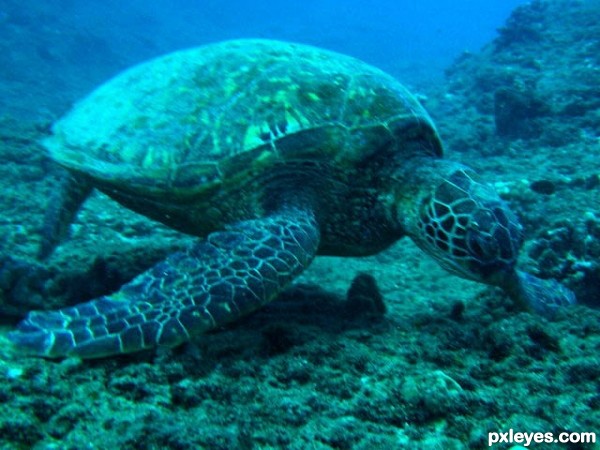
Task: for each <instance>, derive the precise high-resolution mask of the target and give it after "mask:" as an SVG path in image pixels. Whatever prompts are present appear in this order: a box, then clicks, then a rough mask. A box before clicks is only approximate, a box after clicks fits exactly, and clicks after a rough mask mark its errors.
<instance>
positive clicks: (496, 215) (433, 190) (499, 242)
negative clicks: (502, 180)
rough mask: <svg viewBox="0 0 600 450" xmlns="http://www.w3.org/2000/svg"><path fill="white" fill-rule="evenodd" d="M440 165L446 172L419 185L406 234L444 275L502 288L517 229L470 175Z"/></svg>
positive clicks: (491, 192) (489, 190)
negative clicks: (418, 193) (433, 261)
mask: <svg viewBox="0 0 600 450" xmlns="http://www.w3.org/2000/svg"><path fill="white" fill-rule="evenodd" d="M440 166H441V167H442V168H444V169H447V170H442V171H441V172H440V171H438V174H439V176H434V177H433V180H431V179H430V180H429V181H430V182H429V183H422V184H421V185H422V186H424V189H423V190H422V191H421V192H420V195H418V196H417V198H418V199H419V200H418V202H417V204H416V205H415V208H416V209H413V211H414V214H413V215H412V220H411V222H412V223H411V226H410V234H411V235H412V237H413V239H414V240H415V241H416V242H417V244H418V245H419V246H420V247H421V248H422V249H423V250H425V251H426V252H427V253H429V254H431V255H432V256H434V257H435V258H436V259H437V260H438V262H439V263H440V264H441V265H442V266H443V267H444V268H445V269H447V270H449V271H450V272H453V273H455V274H457V275H459V276H461V277H463V278H468V279H471V280H475V281H479V282H483V283H486V284H491V285H497V286H504V285H505V284H506V280H507V279H509V278H511V277H512V276H513V274H514V272H515V266H516V262H517V257H518V253H519V250H520V247H521V244H522V242H523V237H522V226H521V224H520V223H519V221H518V219H517V217H516V215H515V214H514V213H513V212H512V211H511V210H510V209H509V208H508V206H507V205H506V203H505V202H504V201H502V199H501V198H500V197H499V196H498V194H497V193H496V191H495V189H494V188H493V187H492V186H490V185H488V184H485V183H483V182H482V181H480V180H479V177H478V176H477V175H476V174H475V173H474V172H473V171H472V170H470V169H468V168H466V167H464V166H460V165H458V164H452V163H448V164H447V165H445V164H443V163H441V164H440V165H439V166H438V168H440ZM431 181H433V183H431Z"/></svg>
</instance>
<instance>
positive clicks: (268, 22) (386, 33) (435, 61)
mask: <svg viewBox="0 0 600 450" xmlns="http://www.w3.org/2000/svg"><path fill="white" fill-rule="evenodd" d="M68 3H70V5H71V6H70V7H69V8H68V9H67V14H72V15H74V16H75V17H76V18H77V19H76V20H77V21H78V22H79V24H80V25H82V24H86V23H87V24H89V26H90V27H92V28H93V27H97V28H99V29H100V30H104V32H105V33H106V35H107V38H108V39H112V40H114V41H115V42H117V43H118V42H119V41H120V40H123V39H124V36H123V34H125V35H137V36H139V37H140V38H142V37H143V38H145V39H148V40H151V41H154V42H156V43H157V45H158V46H159V47H160V48H161V49H165V50H171V49H174V48H180V47H187V46H190V45H196V44H200V43H204V42H208V41H215V40H220V39H228V38H236V37H265V38H275V39H286V40H294V41H302V42H306V43H312V44H315V45H319V46H322V47H327V48H330V49H333V50H338V51H341V52H344V53H349V54H352V55H354V56H357V57H359V58H362V59H364V60H367V61H368V62H371V63H373V64H376V65H378V66H380V67H382V68H383V69H386V70H388V71H391V72H400V71H406V69H410V68H411V67H413V68H416V69H417V70H419V71H421V72H422V73H424V74H425V75H426V76H434V75H438V74H439V73H441V71H442V70H443V68H444V67H446V66H447V65H448V64H450V62H451V61H452V60H453V59H454V58H455V57H456V56H457V55H459V54H460V53H461V52H463V51H477V50H479V49H480V48H481V47H482V46H483V45H484V44H485V43H487V42H489V41H490V40H491V39H493V37H494V35H495V33H496V30H497V28H498V27H500V26H501V25H502V24H503V22H504V21H505V20H506V18H507V17H508V15H509V14H510V12H511V11H512V10H513V9H514V8H515V7H516V6H518V5H519V4H523V3H525V1H524V0H490V1H485V2H483V1H481V0H454V1H453V0H384V1H378V2H365V1H361V0H303V1H300V2H298V1H292V0H288V1H273V0H271V1H269V0H258V1H247V0H230V1H226V2H224V1H220V0H200V1H199V0H173V1H169V0H156V1H153V2H148V1H145V0H130V1H126V2H124V1H115V0H110V1H98V0H95V1H87V2H75V1H73V2H68ZM144 56H145V55H144Z"/></svg>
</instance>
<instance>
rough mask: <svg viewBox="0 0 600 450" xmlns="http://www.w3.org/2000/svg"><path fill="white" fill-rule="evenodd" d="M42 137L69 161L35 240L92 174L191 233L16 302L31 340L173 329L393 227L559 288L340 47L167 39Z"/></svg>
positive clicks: (232, 313) (90, 344)
mask: <svg viewBox="0 0 600 450" xmlns="http://www.w3.org/2000/svg"><path fill="white" fill-rule="evenodd" d="M45 146H46V148H47V149H48V150H49V152H50V155H51V157H52V158H53V159H54V160H55V161H56V162H58V163H59V164H61V165H62V166H64V167H65V168H67V169H69V170H70V174H71V176H72V177H73V179H72V180H71V182H68V183H66V184H65V185H64V190H61V191H60V193H59V195H58V196H57V198H56V201H54V202H51V203H52V204H51V208H50V212H49V214H48V215H47V217H46V223H45V225H44V244H43V246H42V251H41V254H42V256H44V257H47V256H49V255H50V254H51V252H52V249H53V248H54V246H56V245H57V244H58V242H59V240H60V237H61V235H63V234H64V231H65V230H66V229H67V228H68V225H69V223H70V221H72V219H73V217H74V216H75V214H76V212H77V209H78V208H79V206H80V205H81V203H82V202H83V201H84V200H85V197H86V195H87V194H88V193H89V192H90V190H91V189H92V188H97V189H100V190H102V191H103V192H105V193H106V194H107V195H109V196H110V197H112V198H113V199H115V200H116V201H118V202H120V203H121V204H122V205H124V206H126V207H128V208H130V209H132V210H134V211H137V212H138V213H141V214H144V215H146V216H148V217H150V218H152V219H155V220H158V221H161V222H163V223H165V224H166V225H168V226H170V227H172V228H175V229H178V230H180V231H183V232H185V233H188V234H191V235H195V236H198V238H199V241H198V243H197V244H196V245H194V246H192V247H191V248H190V249H189V250H188V251H184V252H180V253H176V254H174V255H172V256H170V257H169V258H167V259H166V260H165V261H164V262H162V263H160V264H158V265H156V266H155V267H153V268H152V269H150V270H149V271H147V272H145V273H143V274H141V275H140V276H139V277H137V278H136V279H134V280H133V281H132V282H130V283H128V284H126V285H125V286H123V287H122V289H121V290H120V291H119V292H117V293H115V294H113V295H110V296H106V297H102V298H98V299H95V300H92V301H90V302H88V303H84V304H81V305H78V306H74V307H70V308H64V309H62V310H59V311H54V312H33V313H31V314H29V316H27V317H26V318H25V320H24V321H23V322H22V323H21V324H20V325H19V326H18V329H17V330H16V331H15V332H14V333H12V334H11V338H12V340H13V341H14V342H15V343H16V344H17V345H18V346H19V347H21V348H23V349H25V350H26V351H28V352H30V353H32V354H35V355H39V356H44V357H62V356H79V357H82V358H97V357H103V356H108V355H113V354H122V353H129V352H135V351H138V350H142V349H147V348H151V347H155V346H167V347H171V346H175V345H177V344H180V343H182V342H184V341H187V340H189V339H190V338H191V337H192V336H194V335H195V334H198V333H201V332H203V331H206V330H209V329H212V328H215V327H217V326H219V325H222V324H224V323H227V322H230V321H233V320H235V319H237V318H239V317H241V316H243V315H244V314H247V313H248V312H250V311H252V310H254V309H256V308H258V307H260V306H261V305H263V304H265V303H267V302H269V301H271V300H272V299H274V298H275V297H276V295H277V294H278V293H279V292H280V291H281V290H282V289H283V288H284V287H285V286H286V285H287V284H288V283H289V282H290V281H292V280H293V279H294V277H296V276H297V275H298V274H299V273H300V272H301V271H302V270H303V269H305V268H306V267H307V265H308V264H309V263H310V262H311V260H312V259H313V257H314V256H315V255H316V254H328V255H337V256H357V255H368V254H374V253H377V252H379V251H381V250H383V249H385V248H387V247H389V246H390V245H391V244H392V243H393V242H395V241H396V240H398V239H400V238H401V237H402V236H409V237H410V238H412V239H413V240H414V241H415V242H416V243H417V244H418V245H419V246H420V247H421V248H422V249H423V250H425V251H426V252H427V253H429V254H430V255H432V256H434V257H435V258H436V259H437V260H438V261H439V262H440V264H441V265H442V266H444V267H445V268H447V269H448V270H450V271H452V272H454V273H456V274H458V275H459V276H462V277H465V278H469V279H471V280H475V281H478V282H482V283H486V284H490V285H494V286H499V287H501V288H503V289H504V290H505V291H507V292H508V293H509V294H510V295H512V296H513V297H514V298H516V299H517V300H518V301H520V302H521V303H522V304H524V305H527V306H528V307H530V308H532V309H534V310H536V311H539V312H541V313H551V312H553V311H555V310H556V309H557V308H559V307H561V306H564V305H567V304H570V303H572V301H573V296H572V293H571V292H570V291H569V290H568V289H567V288H564V287H563V286H561V285H559V284H558V283H556V282H551V281H544V280H539V279H537V278H535V277H533V276H532V275H528V274H524V273H522V272H518V271H517V270H516V268H515V266H516V261H517V256H518V251H519V249H520V245H521V242H522V238H521V226H520V224H519V222H518V220H517V218H516V217H515V215H514V214H512V213H511V212H510V210H509V209H508V206H507V205H506V204H505V203H504V202H502V201H501V199H500V198H499V196H498V195H497V193H496V192H495V191H494V190H493V188H492V187H490V186H489V185H487V184H485V183H482V182H480V181H479V180H478V177H476V176H475V175H474V174H473V173H472V171H470V170H468V169H467V168H464V167H462V166H460V165H457V164H456V163H452V162H450V161H445V160H443V159H441V156H442V145H441V142H440V139H439V137H438V134H437V131H436V130H435V126H434V125H433V123H432V121H431V119H430V118H429V116H428V115H427V113H426V112H425V110H424V109H423V108H422V107H421V106H420V104H419V103H418V101H417V100H416V99H415V98H414V97H413V96H412V95H411V94H410V93H409V92H408V91H407V90H406V89H405V88H404V87H402V85H401V84H400V83H398V82H397V81H396V80H394V79H393V78H392V77H390V76H389V75H386V74H384V73H383V72H381V71H379V70H378V69H375V68H373V67H370V66H368V65H367V64H365V63H363V62H360V61H357V60H355V59H353V58H349V57H346V56H342V55H338V54H335V53H332V52H327V51H324V50H320V49H316V48H313V47H307V46H302V45H296V44H288V43H281V42H275V41H262V40H242V41H231V42H225V43H218V44H214V45H210V46H206V47H201V48H197V49H191V50H185V51H182V52H176V53H173V54H170V55H166V56H164V57H161V58H158V59H156V60H153V61H149V62H147V63H144V64H141V65H139V66H137V67H134V68H132V69H129V70H127V71H125V72H123V73H122V74H120V75H118V76H117V77H115V78H114V79H112V80H110V81H108V82H107V83H105V84H104V85H102V86H100V87H99V88H98V89H96V90H95V91H94V92H93V93H91V94H90V95H89V96H88V97H87V98H86V99H84V100H82V101H81V102H79V103H78V104H77V105H76V106H75V107H74V109H73V110H72V111H71V112H70V113H69V114H67V115H66V116H65V117H64V118H63V119H61V120H59V121H58V122H57V123H56V124H55V126H54V128H53V136H51V137H50V138H48V140H47V141H46V142H45ZM286 205H302V207H298V206H296V207H290V206H286Z"/></svg>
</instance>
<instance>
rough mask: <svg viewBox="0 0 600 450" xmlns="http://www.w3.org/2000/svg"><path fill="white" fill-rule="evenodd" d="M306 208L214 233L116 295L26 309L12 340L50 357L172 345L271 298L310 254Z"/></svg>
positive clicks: (314, 237) (312, 240)
mask: <svg viewBox="0 0 600 450" xmlns="http://www.w3.org/2000/svg"><path fill="white" fill-rule="evenodd" d="M318 244H319V230H318V227H317V223H316V221H315V218H314V216H313V215H312V213H311V212H310V211H305V210H299V209H292V210H286V211H283V212H281V213H278V214H275V215H272V216H268V217H266V218H263V219H257V220H250V221H245V222H240V223H238V224H237V225H234V226H232V227H231V228H229V229H228V230H226V231H220V232H215V233H212V234H211V235H209V236H208V238H207V239H206V240H203V241H202V242H199V243H198V244H196V245H194V246H193V247H191V248H190V249H188V250H187V251H182V252H178V253H175V254H173V255H171V256H170V257H169V258H167V259H166V260H165V261H163V262H161V263H159V264H157V265H156V266H154V267H153V268H151V269H149V270H148V271H147V272H144V273H143V274H141V275H140V276H138V277H137V278H135V279H134V280H133V281H131V282H130V283H128V284H126V285H124V286H123V287H122V288H121V290H120V291H118V292H116V293H115V294H113V295H109V296H104V297H100V298H98V299H95V300H92V301H90V302H87V303H83V304H80V305H77V306H74V307H71V308H64V309H61V310H58V311H49V312H31V313H30V314H29V315H28V317H27V318H26V319H25V320H23V321H22V322H21V323H20V324H19V325H18V328H17V330H16V331H14V332H12V333H11V334H10V339H11V340H12V341H13V342H14V343H15V344H16V345H17V346H18V347H21V348H23V349H25V350H26V351H27V352H28V353H31V354H34V355H38V356H44V357H49V358H54V357H62V356H79V357H82V358H99V357H103V356H109V355H114V354H121V353H130V352H136V351H139V350H142V349H146V348H151V347H155V346H167V347H173V346H176V345H178V344H180V343H182V342H185V341H188V340H189V339H190V338H191V337H192V336H193V335H196V334H198V333H201V332H203V331H206V330H210V329H212V328H215V327H218V326H220V325H223V324H225V323H227V322H231V321H233V320H235V319H237V318H239V317H241V316H243V315H245V314H247V313H249V312H251V311H253V310H255V309H257V308H258V307H260V306H262V305H264V304H265V303H267V302H269V301H271V300H273V299H274V298H275V297H276V296H277V294H278V293H279V292H280V291H281V290H282V289H283V288H284V287H285V286H286V285H287V284H288V283H289V282H290V281H291V280H292V279H293V278H294V277H296V276H297V275H298V274H299V273H300V272H302V270H304V269H305V268H306V267H307V266H308V264H309V263H310V262H311V261H312V259H313V258H314V256H315V253H316V251H317V248H318Z"/></svg>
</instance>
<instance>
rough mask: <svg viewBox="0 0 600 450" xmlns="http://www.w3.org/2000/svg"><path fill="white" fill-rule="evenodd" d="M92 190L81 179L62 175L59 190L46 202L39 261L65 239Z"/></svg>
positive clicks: (70, 175) (71, 175)
mask: <svg viewBox="0 0 600 450" xmlns="http://www.w3.org/2000/svg"><path fill="white" fill-rule="evenodd" d="M92 189H93V188H92V186H91V185H90V184H89V183H88V182H87V181H85V180H83V179H82V178H81V177H76V176H74V175H73V174H68V173H65V174H64V175H63V177H62V179H61V182H60V186H59V188H58V189H57V191H56V193H55V194H54V195H53V196H52V198H51V199H50V201H49V202H48V207H47V209H46V215H45V216H44V223H43V225H42V242H41V244H40V249H39V252H38V258H39V259H42V260H43V259H46V258H48V256H50V255H51V254H52V252H53V251H54V249H55V248H56V246H57V245H58V244H59V243H60V242H61V241H62V240H63V239H64V238H65V237H67V235H68V232H69V226H70V225H71V223H72V222H73V220H74V219H75V216H76V215H77V212H78V211H79V209H80V208H81V205H82V204H83V202H84V201H85V199H86V198H87V197H88V196H89V195H90V193H91V192H92Z"/></svg>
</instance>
